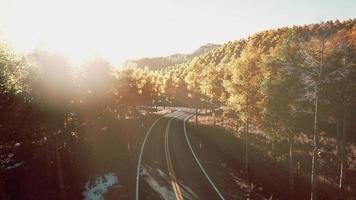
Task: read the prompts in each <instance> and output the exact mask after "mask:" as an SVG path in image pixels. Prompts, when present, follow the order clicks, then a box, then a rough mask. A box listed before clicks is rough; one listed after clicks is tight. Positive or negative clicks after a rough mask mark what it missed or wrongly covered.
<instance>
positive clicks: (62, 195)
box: [56, 135, 65, 200]
mask: <svg viewBox="0 0 356 200" xmlns="http://www.w3.org/2000/svg"><path fill="white" fill-rule="evenodd" d="M58 137H60V135H57V140H56V163H57V176H58V185H59V199H61V200H62V199H65V188H64V181H63V168H62V159H61V154H60V149H59V148H60V142H61V141H60V139H59V138H58Z"/></svg>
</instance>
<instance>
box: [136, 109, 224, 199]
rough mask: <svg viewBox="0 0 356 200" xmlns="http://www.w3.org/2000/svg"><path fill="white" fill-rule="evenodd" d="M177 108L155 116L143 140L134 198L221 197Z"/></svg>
mask: <svg viewBox="0 0 356 200" xmlns="http://www.w3.org/2000/svg"><path fill="white" fill-rule="evenodd" d="M191 116H192V114H190V113H187V112H183V111H176V112H173V113H170V114H168V115H164V116H162V117H161V118H159V119H157V120H156V121H155V122H154V123H153V124H152V126H151V128H150V129H149V130H148V132H147V134H146V137H145V139H144V142H143V145H142V148H141V152H140V156H139V162H138V166H137V176H136V191H135V199H136V200H139V199H140V200H145V199H168V200H170V199H177V200H183V199H190V200H194V199H204V200H205V199H224V197H223V195H222V194H221V193H220V191H219V189H218V187H217V186H216V185H215V184H214V182H213V180H212V179H211V177H209V175H208V173H207V172H206V171H205V169H204V167H203V165H202V164H201V163H200V161H199V158H198V157H197V156H196V154H195V153H194V150H193V148H192V147H191V145H190V141H189V136H188V135H189V134H187V131H186V128H185V126H186V124H185V123H186V120H187V119H188V118H189V117H191Z"/></svg>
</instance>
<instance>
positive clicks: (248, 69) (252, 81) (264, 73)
mask: <svg viewBox="0 0 356 200" xmlns="http://www.w3.org/2000/svg"><path fill="white" fill-rule="evenodd" d="M262 61H263V57H262V54H261V53H260V52H259V49H256V47H255V46H254V45H253V44H248V46H247V47H246V49H245V50H244V51H243V52H242V54H241V58H240V59H239V60H236V61H233V62H232V63H230V64H229V66H231V67H230V68H229V69H230V73H231V79H230V80H226V81H225V82H224V87H225V89H226V91H227V92H228V93H229V95H230V98H229V100H228V105H229V106H230V107H231V108H232V109H233V110H234V111H236V112H237V113H238V115H239V118H240V119H241V121H242V122H243V124H244V130H245V171H246V174H247V175H249V168H250V167H249V165H250V161H249V132H250V127H251V125H253V124H256V122H257V121H258V118H260V117H261V115H260V114H261V110H262V104H263V100H264V95H263V93H264V91H263V84H264V82H265V81H266V80H267V77H268V70H267V69H266V68H265V67H264V66H263V62H262Z"/></svg>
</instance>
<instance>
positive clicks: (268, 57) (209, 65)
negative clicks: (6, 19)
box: [0, 19, 356, 199]
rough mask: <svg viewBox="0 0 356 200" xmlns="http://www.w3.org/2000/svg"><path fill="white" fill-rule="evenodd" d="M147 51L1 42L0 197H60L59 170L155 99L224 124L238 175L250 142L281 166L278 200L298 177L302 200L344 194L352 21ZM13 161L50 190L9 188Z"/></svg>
mask: <svg viewBox="0 0 356 200" xmlns="http://www.w3.org/2000/svg"><path fill="white" fill-rule="evenodd" d="M188 57H189V56H188ZM153 60H154V61H155V62H154V64H152V63H151V64H149V66H146V67H145V66H126V67H122V68H115V67H114V66H113V65H112V64H111V63H109V62H108V61H106V60H104V59H102V58H95V59H92V60H89V61H87V62H85V63H84V64H82V65H81V66H75V64H73V63H71V62H70V61H69V60H68V59H67V58H66V57H64V56H62V55H59V54H55V53H51V52H47V51H45V50H41V49H37V50H35V51H33V52H32V53H30V54H26V55H22V54H17V53H15V52H14V51H13V50H12V49H11V47H9V46H8V45H6V44H5V43H1V45H0V95H1V97H0V161H1V162H0V169H1V171H0V194H1V197H0V199H14V198H20V199H48V198H50V199H54V197H57V198H58V199H66V196H67V197H68V196H70V195H69V193H70V192H71V189H70V188H69V189H68V186H67V185H68V184H69V182H70V179H69V178H68V176H69V174H68V173H69V172H70V171H76V170H78V169H79V167H82V166H81V163H82V160H83V159H84V158H85V159H87V160H90V159H91V158H94V157H95V156H96V155H95V152H96V149H97V148H98V146H99V144H98V143H99V142H100V139H99V138H102V137H110V136H107V135H106V136H103V133H102V132H105V130H106V129H107V128H108V127H109V129H110V124H112V123H116V124H117V125H116V126H118V130H119V131H120V130H121V131H123V130H124V128H122V127H124V126H125V123H126V121H127V120H137V123H141V122H142V123H145V125H144V126H146V125H149V124H147V123H148V119H147V118H149V116H153V115H154V113H155V112H156V111H157V109H158V108H165V107H188V108H193V109H195V117H194V119H192V120H191V123H193V124H196V125H199V126H208V127H211V126H214V127H220V128H223V129H225V130H231V132H233V133H235V134H236V139H241V140H242V141H243V163H244V166H243V171H244V174H245V175H246V177H247V179H249V177H250V176H251V173H253V170H252V171H251V166H252V165H253V161H254V160H253V159H250V157H251V156H253V154H254V151H257V150H259V151H262V152H263V155H264V156H265V157H266V158H268V159H269V161H271V162H274V163H277V164H278V165H281V166H283V168H284V169H285V170H286V171H287V175H288V179H287V180H286V182H285V183H282V184H284V185H285V186H287V187H288V191H286V192H285V193H286V194H276V195H275V196H278V195H280V196H279V197H281V199H284V197H290V199H292V197H293V196H294V195H295V193H296V191H298V190H297V189H296V188H298V187H299V186H301V185H303V184H304V185H303V186H305V185H306V187H307V189H306V191H304V192H305V193H308V196H309V197H308V198H310V199H317V197H319V196H320V197H323V198H320V199H352V197H355V196H356V189H355V188H356V181H355V180H356V132H355V130H356V123H355V121H356V20H355V19H350V20H346V21H339V20H335V21H327V22H322V23H318V24H309V25H304V26H293V27H284V28H278V29H271V30H266V31H262V32H258V33H255V34H253V35H250V36H249V37H247V38H243V39H240V40H236V41H230V42H228V43H225V44H223V45H221V46H220V45H217V46H214V48H211V49H209V50H208V51H206V52H205V51H204V52H203V53H201V54H198V55H194V57H192V58H189V59H186V60H184V59H183V60H184V62H183V63H182V62H181V61H179V62H178V61H177V62H175V61H170V62H168V61H167V60H166V59H163V58H160V59H153ZM160 60H162V62H163V63H160ZM156 65H157V67H155V66H156ZM120 127H121V128H120ZM115 130H116V129H115ZM125 134H130V133H125ZM123 145H124V146H125V145H126V143H124V144H123ZM124 148H126V146H125V147H124ZM128 148H129V147H128ZM256 149H257V150H256ZM261 159H262V158H261ZM38 166H40V169H41V170H40V172H38V171H36V168H37V167H38ZM21 168H25V169H26V173H31V172H34V173H37V174H41V184H43V185H47V187H49V188H50V189H49V190H48V191H46V192H44V193H40V192H37V193H33V194H30V193H31V192H29V191H27V193H26V192H25V190H23V191H22V195H23V196H21V195H20V196H16V194H15V193H16V192H18V191H16V189H13V187H15V186H14V185H19V183H16V181H14V180H11V179H12V177H14V175H13V174H15V173H21V172H16V170H19V169H21ZM300 180H303V181H300ZM251 181H252V182H253V178H252V179H251ZM298 184H299V185H298ZM19 188H21V187H19ZM325 191H328V192H329V193H328V192H325ZM32 192H33V191H32ZM330 192H331V193H332V195H333V196H329V195H330ZM283 195H285V196H283ZM323 195H324V196H323ZM325 195H327V197H325ZM26 197H27V198H26ZM324 197H325V198H324ZM318 199H319V198H318Z"/></svg>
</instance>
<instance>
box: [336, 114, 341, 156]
mask: <svg viewBox="0 0 356 200" xmlns="http://www.w3.org/2000/svg"><path fill="white" fill-rule="evenodd" d="M341 136H342V116H341V114H338V116H337V121H336V158H337V161H338V162H340V161H341V157H340V152H341V148H340V146H341Z"/></svg>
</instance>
